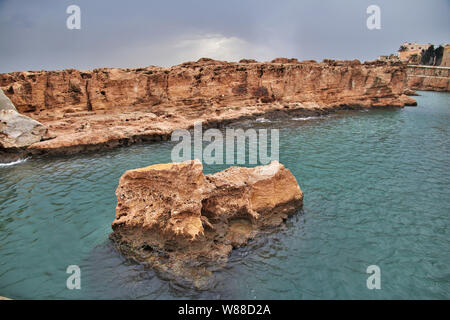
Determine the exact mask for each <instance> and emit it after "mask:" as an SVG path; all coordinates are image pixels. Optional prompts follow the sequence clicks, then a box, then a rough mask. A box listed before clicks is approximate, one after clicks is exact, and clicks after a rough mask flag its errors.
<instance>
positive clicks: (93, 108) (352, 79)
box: [0, 58, 415, 154]
mask: <svg viewBox="0 0 450 320" xmlns="http://www.w3.org/2000/svg"><path fill="white" fill-rule="evenodd" d="M405 85H406V65H404V64H401V63H391V62H389V63H387V62H380V61H375V62H366V63H360V62H359V61H358V60H354V61H335V60H324V61H323V62H321V63H317V62H315V61H297V60H296V59H285V58H277V59H275V60H274V61H273V62H264V63H262V62H257V61H254V60H245V59H244V60H241V61H240V62H226V61H216V60H212V59H207V58H202V59H200V60H198V61H197V62H186V63H183V64H180V65H177V66H173V67H170V68H161V67H155V66H149V67H145V68H137V69H116V68H110V69H108V68H103V69H94V70H90V71H80V70H73V69H70V70H61V71H36V72H14V73H7V74H0V88H3V89H4V91H5V94H6V95H7V96H8V97H9V98H10V99H11V100H12V102H13V103H14V104H15V105H16V107H17V109H18V110H19V112H22V113H24V112H26V113H27V115H29V116H31V117H33V118H34V119H36V120H37V121H39V122H41V123H42V124H44V125H46V126H47V127H48V128H49V132H50V135H52V136H55V137H56V138H55V139H51V140H48V141H43V142H38V143H34V144H33V145H31V146H30V147H29V153H31V154H67V153H78V152H81V151H89V150H99V149H104V148H112V147H116V146H119V145H128V144H132V143H137V142H147V141H158V140H164V139H168V138H169V137H170V134H171V132H172V131H173V130H175V129H187V128H191V127H192V126H193V123H194V121H196V120H197V121H202V122H203V123H204V126H205V127H206V126H210V127H211V126H218V125H219V124H226V123H229V122H231V121H233V120H238V119H242V118H245V119H249V118H254V119H256V118H257V117H261V116H264V117H268V116H270V115H272V116H273V117H280V116H286V115H291V116H309V115H321V114H326V113H329V112H333V111H336V110H341V109H355V108H370V107H403V106H404V105H405V104H414V103H415V101H414V102H413V100H411V99H408V98H404V97H403V92H404V90H405V88H406V87H405Z"/></svg>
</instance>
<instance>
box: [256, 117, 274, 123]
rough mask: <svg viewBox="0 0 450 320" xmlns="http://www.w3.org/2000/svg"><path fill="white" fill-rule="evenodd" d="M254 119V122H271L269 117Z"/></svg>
mask: <svg viewBox="0 0 450 320" xmlns="http://www.w3.org/2000/svg"><path fill="white" fill-rule="evenodd" d="M255 121H256V122H271V121H270V120H269V119H266V118H258V119H256V120H255Z"/></svg>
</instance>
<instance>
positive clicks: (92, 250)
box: [0, 92, 450, 299]
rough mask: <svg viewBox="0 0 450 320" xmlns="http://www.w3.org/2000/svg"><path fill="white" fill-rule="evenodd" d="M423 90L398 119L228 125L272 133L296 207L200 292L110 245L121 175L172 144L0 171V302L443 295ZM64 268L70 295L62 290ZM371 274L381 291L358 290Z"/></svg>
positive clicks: (436, 171) (449, 215) (442, 200)
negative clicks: (72, 271) (372, 270)
mask: <svg viewBox="0 0 450 320" xmlns="http://www.w3.org/2000/svg"><path fill="white" fill-rule="evenodd" d="M421 94H422V96H420V97H417V100H418V103H419V106H418V107H410V108H405V109H402V110H373V111H351V112H345V113H339V114H334V115H331V116H327V117H323V118H316V119H315V118H312V119H297V120H292V119H289V120H280V121H272V122H263V123H261V122H256V123H242V124H239V126H243V127H248V126H249V125H251V126H258V127H264V128H269V129H270V128H280V129H281V131H280V145H281V146H280V162H282V163H283V164H284V165H285V166H286V167H288V168H289V169H290V170H291V171H292V173H293V174H294V175H295V177H296V178H297V180H298V182H299V184H300V187H301V188H302V190H303V192H304V195H305V198H304V207H303V210H302V211H301V212H299V213H298V214H297V215H296V216H294V217H293V218H291V219H289V220H288V222H287V224H286V225H285V226H284V227H282V228H279V229H277V230H275V231H271V232H267V233H264V234H262V235H261V236H259V237H257V239H255V240H254V241H252V242H251V243H250V244H249V245H248V246H247V247H245V248H241V249H238V250H235V251H234V252H233V254H232V255H231V257H230V262H229V263H228V265H227V267H226V268H225V269H223V270H221V271H219V272H217V273H216V274H215V280H214V282H213V283H214V286H213V287H211V288H209V289H208V290H205V291H196V290H193V289H191V288H184V287H181V286H180V285H179V284H177V283H173V282H168V281H166V280H162V279H160V278H159V277H158V276H157V275H155V273H154V272H153V271H151V270H146V269H144V268H143V267H142V266H141V265H138V264H136V263H133V262H130V261H127V260H126V259H124V258H123V257H122V256H121V255H120V254H119V253H117V252H116V250H115V249H114V248H113V246H112V245H111V243H110V241H109V240H108V234H109V233H110V232H111V229H110V225H111V222H112V221H113V219H114V216H115V205H116V198H115V195H114V191H115V189H116V187H117V183H118V180H119V178H120V176H121V175H122V174H123V172H124V171H125V170H127V169H131V168H137V167H143V166H147V165H150V164H153V163H158V162H169V161H170V151H171V149H172V147H173V145H174V144H173V143H171V142H163V143H158V144H150V145H139V146H132V147H124V148H120V149H116V150H111V151H105V152H102V153H98V154H87V155H79V156H76V157H70V158H69V157H64V158H51V159H50V158H49V159H29V160H27V161H26V162H23V163H20V164H16V165H12V166H8V167H0V296H1V295H3V296H7V297H11V298H27V299H35V298H43V299H56V298H63V299H64V298H74V299H80V298H83V299H86V298H93V299H107V298H112V299H128V298H137V299H158V298H159V299H162V298H213V299H215V298H222V299H322V298H328V299H391V298H398V299H409V298H411V299H432V298H442V299H449V298H450V230H449V225H450V188H449V187H450V183H449V182H450V170H449V169H450V130H449V128H450V94H448V93H433V92H421ZM223 168H224V166H207V167H206V170H205V171H207V172H208V173H210V172H215V171H218V170H222V169H223ZM69 265H79V266H80V268H81V290H68V289H67V288H66V279H67V277H68V276H69V274H66V268H67V266H69ZM369 265H378V266H379V267H380V269H381V289H380V290H369V289H367V287H366V280H367V278H368V277H369V274H367V273H366V268H367V267H368V266H369Z"/></svg>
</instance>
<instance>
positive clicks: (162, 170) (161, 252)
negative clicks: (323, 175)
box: [111, 160, 303, 286]
mask: <svg viewBox="0 0 450 320" xmlns="http://www.w3.org/2000/svg"><path fill="white" fill-rule="evenodd" d="M116 196H117V208H116V219H115V220H114V222H113V224H112V228H113V233H112V234H111V239H112V240H114V243H115V244H116V246H117V248H118V249H119V250H120V251H121V252H122V253H123V254H125V255H126V256H128V257H131V258H134V259H136V260H138V261H141V262H144V263H146V264H148V265H149V266H150V267H152V268H155V269H156V270H158V271H160V272H162V273H163V274H165V275H166V276H175V277H181V278H182V279H185V280H188V281H190V282H194V283H195V284H196V285H200V286H201V285H202V283H203V281H204V279H205V276H207V275H209V274H210V272H211V271H212V270H214V268H216V267H217V265H218V264H220V263H224V262H226V261H227V258H228V255H229V253H230V252H231V250H232V249H233V248H237V247H240V246H242V245H244V244H246V243H247V242H248V240H249V239H251V238H253V237H254V236H255V235H256V234H257V233H258V232H259V231H260V230H261V229H264V228H266V227H272V226H277V225H280V224H281V223H282V222H283V221H284V220H285V219H287V218H288V216H290V215H292V214H293V213H294V212H295V211H296V210H297V209H299V208H300V207H301V205H302V200H303V194H302V191H301V190H300V187H299V186H298V183H297V181H296V179H295V177H294V176H293V175H292V174H291V172H290V171H289V170H288V169H286V168H285V167H284V166H283V165H282V164H280V163H279V162H277V161H273V162H272V163H271V164H269V165H267V166H259V167H255V168H240V167H231V168H229V169H227V170H225V171H221V172H218V173H216V174H211V175H204V174H203V168H202V164H201V163H200V161H198V160H194V161H186V162H182V163H170V164H158V165H153V166H150V167H147V168H142V169H135V170H129V171H127V172H125V174H124V175H123V176H122V177H121V178H120V182H119V186H118V188H117V190H116Z"/></svg>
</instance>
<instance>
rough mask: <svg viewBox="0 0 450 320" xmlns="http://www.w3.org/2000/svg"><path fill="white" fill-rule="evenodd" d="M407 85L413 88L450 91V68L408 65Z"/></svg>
mask: <svg viewBox="0 0 450 320" xmlns="http://www.w3.org/2000/svg"><path fill="white" fill-rule="evenodd" d="M407 87H408V88H409V89H412V90H424V91H447V92H449V91H450V68H449V67H433V66H416V65H411V66H408V69H407Z"/></svg>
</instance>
